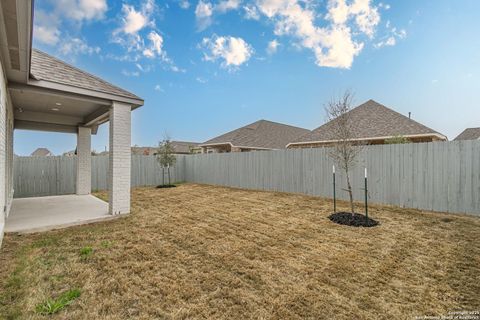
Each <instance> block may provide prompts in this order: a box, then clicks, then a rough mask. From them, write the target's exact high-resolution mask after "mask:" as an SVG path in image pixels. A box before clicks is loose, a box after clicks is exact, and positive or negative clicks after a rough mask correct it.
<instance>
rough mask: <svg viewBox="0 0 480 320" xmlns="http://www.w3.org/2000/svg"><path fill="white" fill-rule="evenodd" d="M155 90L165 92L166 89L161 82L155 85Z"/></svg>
mask: <svg viewBox="0 0 480 320" xmlns="http://www.w3.org/2000/svg"><path fill="white" fill-rule="evenodd" d="M154 89H155V91H158V92H165V90H163V88H162V86H160V85H159V84H157V85H155V88H154Z"/></svg>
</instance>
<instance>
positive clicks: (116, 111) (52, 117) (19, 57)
mask: <svg viewBox="0 0 480 320" xmlns="http://www.w3.org/2000/svg"><path fill="white" fill-rule="evenodd" d="M33 11H34V7H33V0H2V1H0V133H1V134H0V208H3V210H0V244H1V240H2V236H3V230H4V223H5V219H6V218H7V217H8V215H9V212H10V206H11V204H12V202H13V201H12V199H13V191H14V190H13V179H12V177H13V170H12V163H13V130H14V129H24V130H38V131H52V132H61V133H69V134H72V133H73V134H76V135H77V157H78V160H77V162H78V165H77V178H76V193H77V194H78V195H88V194H90V192H91V180H90V179H91V176H92V174H91V135H92V134H96V132H97V128H98V126H99V125H100V124H102V123H105V122H109V128H110V130H109V139H110V152H109V156H110V166H109V181H108V189H109V206H108V212H109V213H110V214H122V213H128V212H130V172H131V171H130V159H131V157H130V141H131V111H132V110H134V109H136V108H138V107H140V106H142V105H143V103H144V101H143V99H141V98H139V97H138V96H136V95H134V94H132V93H130V92H128V91H126V90H123V89H121V88H119V87H117V86H114V85H112V84H110V83H108V82H106V81H104V80H102V79H100V78H98V77H96V76H94V75H92V74H90V73H87V72H85V71H83V70H80V69H78V68H76V67H74V66H72V65H70V64H67V63H65V62H63V61H61V60H59V59H57V58H54V57H52V56H50V55H48V54H46V53H43V52H41V51H39V50H35V49H32V33H33V32H32V31H33V25H34V19H33V17H34V13H33ZM95 201H97V200H95ZM32 210H35V206H34V205H32Z"/></svg>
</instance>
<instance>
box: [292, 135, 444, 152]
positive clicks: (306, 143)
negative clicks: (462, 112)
mask: <svg viewBox="0 0 480 320" xmlns="http://www.w3.org/2000/svg"><path fill="white" fill-rule="evenodd" d="M402 137H405V138H425V137H437V138H438V139H439V140H444V141H447V140H448V139H447V137H446V136H444V135H442V134H439V133H422V134H409V135H402ZM392 138H395V136H379V137H366V138H355V139H349V140H348V141H369V140H385V139H392ZM338 141H340V140H338V139H336V140H316V141H300V142H291V143H289V144H287V146H286V148H287V149H288V148H289V147H290V146H299V145H309V144H324V143H335V142H338Z"/></svg>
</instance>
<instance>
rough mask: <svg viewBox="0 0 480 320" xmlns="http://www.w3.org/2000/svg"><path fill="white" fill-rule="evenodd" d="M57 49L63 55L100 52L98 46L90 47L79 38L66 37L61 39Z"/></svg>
mask: <svg viewBox="0 0 480 320" xmlns="http://www.w3.org/2000/svg"><path fill="white" fill-rule="evenodd" d="M58 50H59V51H60V53H61V54H62V55H64V56H70V55H77V54H88V55H92V54H94V53H96V54H99V53H100V47H91V46H89V45H88V44H87V43H86V42H85V41H84V40H82V39H80V38H68V39H66V40H64V41H62V43H61V44H60V46H59V48H58Z"/></svg>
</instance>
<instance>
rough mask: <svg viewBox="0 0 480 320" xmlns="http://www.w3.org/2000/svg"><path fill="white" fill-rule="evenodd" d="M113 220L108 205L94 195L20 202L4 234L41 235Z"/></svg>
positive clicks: (54, 197) (24, 199) (15, 201)
mask: <svg viewBox="0 0 480 320" xmlns="http://www.w3.org/2000/svg"><path fill="white" fill-rule="evenodd" d="M32 208H34V209H33V210H32ZM114 217H116V216H112V215H110V214H108V203H107V202H105V201H102V200H100V199H98V198H97V197H94V196H92V195H83V196H81V195H64V196H50V197H32V198H19V199H14V200H13V204H12V209H11V212H10V215H9V217H8V220H7V223H6V226H5V232H19V233H32V232H41V231H47V230H53V229H59V228H66V227H70V226H74V225H79V224H86V223H92V222H97V221H103V220H108V219H112V218H114Z"/></svg>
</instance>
